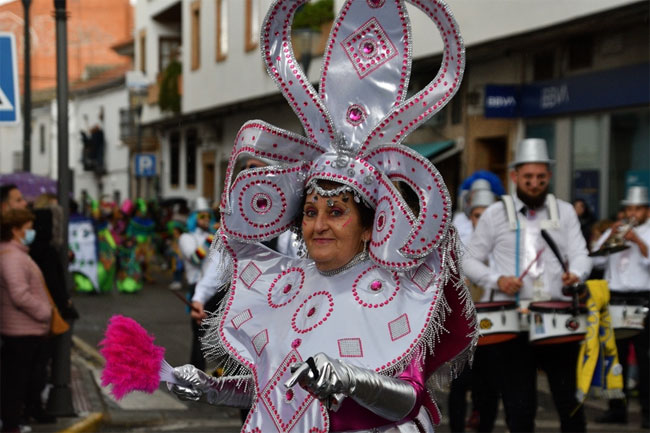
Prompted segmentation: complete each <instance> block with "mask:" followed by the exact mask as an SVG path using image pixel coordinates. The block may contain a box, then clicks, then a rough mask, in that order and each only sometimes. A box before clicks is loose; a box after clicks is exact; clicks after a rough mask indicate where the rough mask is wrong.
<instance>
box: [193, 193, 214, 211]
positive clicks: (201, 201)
mask: <svg viewBox="0 0 650 433" xmlns="http://www.w3.org/2000/svg"><path fill="white" fill-rule="evenodd" d="M193 210H194V212H201V211H209V210H210V203H208V199H207V198H205V197H197V198H196V200H194V209H193Z"/></svg>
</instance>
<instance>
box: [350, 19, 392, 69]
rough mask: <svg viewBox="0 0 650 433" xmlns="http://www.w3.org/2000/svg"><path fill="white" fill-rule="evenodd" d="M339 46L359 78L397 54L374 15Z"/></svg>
mask: <svg viewBox="0 0 650 433" xmlns="http://www.w3.org/2000/svg"><path fill="white" fill-rule="evenodd" d="M341 46H342V47H343V51H345V54H347V56H348V58H349V59H350V61H351V62H352V65H353V66H354V69H356V71H357V74H359V78H365V77H366V76H367V75H369V74H370V73H371V72H373V71H374V70H376V69H377V68H379V67H380V66H381V65H383V64H384V63H386V62H388V61H389V60H390V59H392V58H393V57H395V56H396V55H397V48H395V45H393V43H392V42H391V40H390V39H389V38H388V35H387V34H386V32H385V31H384V29H383V28H382V27H381V25H380V24H379V21H377V19H376V18H374V17H373V18H371V19H369V20H368V21H367V22H366V23H365V24H364V25H362V26H361V27H359V28H358V29H357V30H356V31H355V32H354V33H352V34H350V35H349V36H348V37H347V38H345V39H344V40H343V41H342V42H341Z"/></svg>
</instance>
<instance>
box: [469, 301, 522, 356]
mask: <svg viewBox="0 0 650 433" xmlns="http://www.w3.org/2000/svg"><path fill="white" fill-rule="evenodd" d="M476 318H477V321H478V333H479V339H478V345H479V346H484V345H488V344H497V343H503V342H504V341H508V340H512V339H513V338H515V337H517V335H518V334H519V331H520V326H519V312H518V311H517V304H516V303H514V302H511V301H501V302H477V303H476Z"/></svg>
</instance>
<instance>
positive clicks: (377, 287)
mask: <svg viewBox="0 0 650 433" xmlns="http://www.w3.org/2000/svg"><path fill="white" fill-rule="evenodd" d="M381 287H382V284H381V281H379V280H375V281H373V282H372V283H370V289H371V290H373V291H375V292H377V291H379V290H381Z"/></svg>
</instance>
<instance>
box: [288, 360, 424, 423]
mask: <svg viewBox="0 0 650 433" xmlns="http://www.w3.org/2000/svg"><path fill="white" fill-rule="evenodd" d="M291 372H292V373H293V375H292V376H291V378H289V380H288V381H287V382H285V384H284V386H286V387H287V388H291V387H293V386H294V385H295V384H296V383H298V384H300V386H301V387H303V388H304V389H306V390H307V391H308V392H310V393H311V394H313V395H314V396H316V397H317V398H318V399H319V400H321V401H323V402H325V403H326V405H327V406H328V407H329V406H330V404H331V402H332V400H334V403H335V406H340V404H341V402H342V400H343V399H342V396H347V397H350V398H352V399H353V400H354V401H356V402H357V403H359V404H360V405H361V406H363V407H365V408H366V409H369V410H370V411H372V412H374V413H376V414H377V415H379V416H381V417H382V418H385V419H387V420H390V421H398V420H400V419H402V418H404V417H405V416H407V415H408V414H409V413H410V412H411V411H412V410H413V407H414V406H415V400H416V394H415V389H413V387H412V386H411V385H410V384H408V383H407V382H405V381H403V380H401V379H396V378H394V377H390V376H384V375H381V374H378V373H375V372H374V371H371V370H368V369H365V368H360V367H356V366H354V365H350V364H348V363H347V362H344V361H341V360H337V359H331V358H330V357H328V356H327V355H325V354H324V353H319V354H317V355H316V356H314V357H313V358H309V359H307V361H306V362H302V363H296V364H293V365H292V366H291ZM334 409H335V410H336V408H334Z"/></svg>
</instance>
